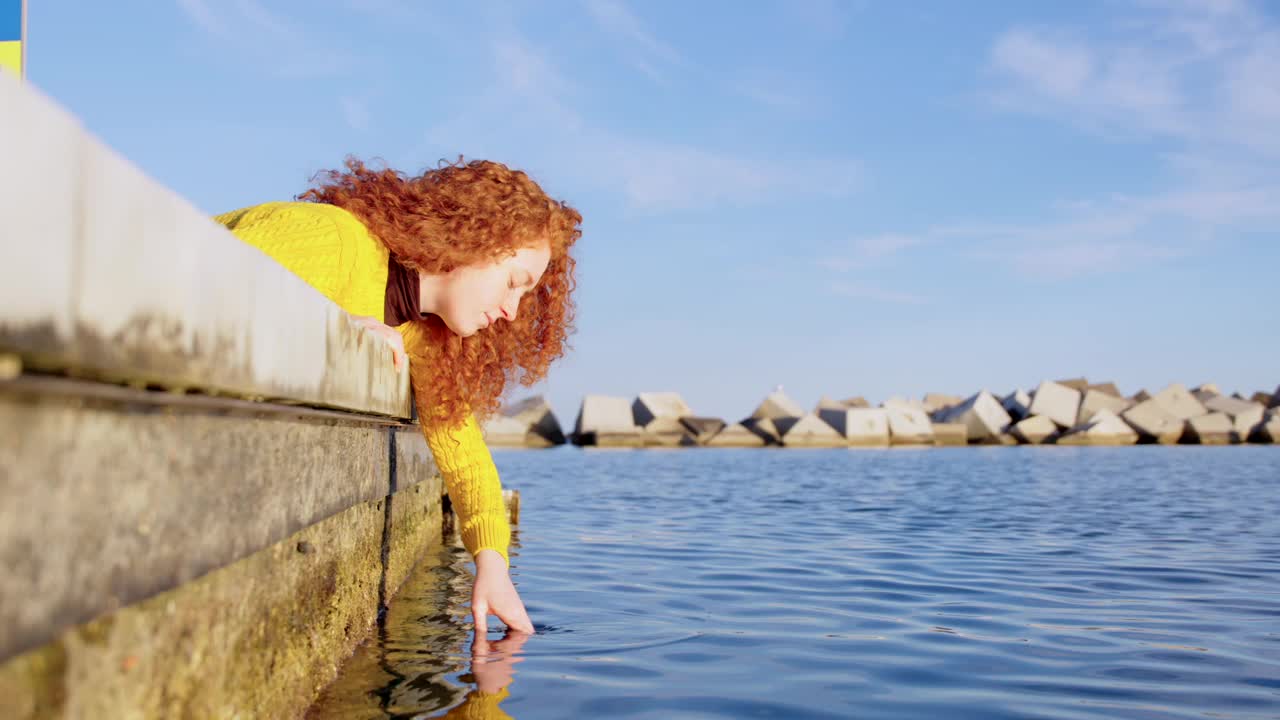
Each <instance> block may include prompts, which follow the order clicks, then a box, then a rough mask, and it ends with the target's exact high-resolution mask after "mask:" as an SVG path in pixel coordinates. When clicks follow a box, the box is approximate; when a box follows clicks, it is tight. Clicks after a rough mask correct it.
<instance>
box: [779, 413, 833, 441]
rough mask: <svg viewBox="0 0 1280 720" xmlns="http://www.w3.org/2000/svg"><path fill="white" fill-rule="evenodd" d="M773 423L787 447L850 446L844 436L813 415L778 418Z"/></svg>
mask: <svg viewBox="0 0 1280 720" xmlns="http://www.w3.org/2000/svg"><path fill="white" fill-rule="evenodd" d="M773 423H774V426H775V427H777V428H778V432H779V434H780V437H781V438H782V444H783V445H785V446H787V447H842V446H845V445H848V444H849V441H848V440H846V439H845V436H844V435H842V434H840V433H838V432H836V431H835V430H833V429H832V428H831V426H830V425H828V424H827V423H825V422H823V421H822V420H821V419H820V418H819V417H818V416H817V415H814V414H813V413H806V414H805V415H803V416H801V417H798V418H778V419H776V420H774V421H773Z"/></svg>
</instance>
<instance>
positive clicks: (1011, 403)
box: [1000, 390, 1031, 422]
mask: <svg viewBox="0 0 1280 720" xmlns="http://www.w3.org/2000/svg"><path fill="white" fill-rule="evenodd" d="M1000 407H1003V408H1004V411H1005V412H1007V413H1009V419H1010V420H1012V421H1013V422H1018V421H1019V420H1025V419H1027V417H1028V416H1030V415H1031V395H1030V394H1028V393H1027V391H1025V390H1014V391H1013V392H1011V393H1009V394H1008V395H1005V396H1004V398H1002V399H1001V400H1000Z"/></svg>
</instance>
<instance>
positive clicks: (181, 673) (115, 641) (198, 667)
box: [0, 480, 441, 720]
mask: <svg viewBox="0 0 1280 720" xmlns="http://www.w3.org/2000/svg"><path fill="white" fill-rule="evenodd" d="M439 488H440V485H439V484H438V480H437V482H436V483H432V482H426V483H420V484H417V485H414V486H412V487H410V488H407V489H406V490H404V491H401V492H400V493H397V494H396V495H395V496H393V497H392V503H393V507H395V508H397V509H396V510H395V511H394V512H393V516H394V517H395V518H396V521H394V522H392V523H391V525H390V526H389V527H388V526H386V525H385V523H384V520H385V514H386V507H385V505H384V503H385V500H378V501H368V502H364V503H360V504H358V505H357V506H355V507H353V508H351V509H349V510H346V511H344V512H342V513H339V514H337V515H334V516H332V517H330V518H328V519H326V520H323V521H321V522H319V523H316V524H315V525H313V526H311V527H308V528H306V529H304V530H302V531H300V532H298V533H295V534H294V535H291V536H290V537H288V538H286V539H284V540H282V541H281V542H278V543H276V544H275V545H272V546H271V547H269V548H267V549H266V550H263V551H261V552H258V553H256V554H254V555H252V556H250V557H247V558H244V559H242V560H240V561H238V562H236V563H233V564H231V565H229V566H227V567H225V568H222V569H220V570H217V571H214V572H212V573H209V574H208V575H206V576H204V577H202V578H200V579H198V580H196V581H194V582H190V583H187V584H185V585H183V586H181V587H179V588H176V589H174V590H171V591H169V592H165V593H161V594H160V595H157V596H155V597H152V598H150V599H148V600H145V601H143V602H141V603H138V604H136V605H133V606H130V607H127V608H123V609H121V610H119V611H117V612H115V613H112V614H110V615H106V616H104V617H101V618H98V619H97V620H94V621H92V622H90V623H88V624H86V625H83V626H81V627H78V628H72V629H69V630H67V631H65V632H63V633H62V634H61V635H60V636H59V637H58V638H57V639H55V640H54V641H53V642H52V643H50V644H48V645H46V646H44V647H42V648H38V649H36V650H34V651H32V652H29V653H26V654H24V655H21V656H18V657H17V658H14V659H12V660H10V661H9V662H7V663H5V664H4V665H0V697H4V698H5V699H6V704H7V705H8V706H9V708H10V709H9V711H8V715H7V717H10V718H15V719H17V720H26V719H28V718H31V719H34V718H47V717H110V718H122V719H128V718H160V717H163V718H206V717H217V718H257V717H271V718H287V717H298V716H300V715H301V713H302V712H303V711H304V710H305V709H306V708H307V706H308V705H310V703H311V702H312V701H313V700H314V698H315V697H316V696H317V695H318V693H319V692H320V690H321V689H323V688H324V687H325V686H326V685H327V684H328V683H329V681H330V680H331V679H332V678H333V677H334V676H335V674H336V672H337V668H338V665H339V664H340V663H341V662H342V661H343V660H344V659H345V658H347V657H348V656H349V654H350V653H351V651H352V649H353V648H354V647H355V646H356V645H357V644H358V643H359V642H360V641H361V640H362V639H364V638H365V637H366V635H367V634H368V632H369V629H370V627H371V625H372V623H373V621H374V619H375V618H376V617H377V612H378V601H379V592H380V585H383V584H385V585H386V586H389V587H393V588H394V587H398V586H399V584H400V583H401V582H402V581H403V580H404V577H406V576H407V575H408V571H409V568H410V567H411V563H409V562H407V559H408V558H409V557H413V556H416V555H419V554H420V553H422V552H423V551H424V550H428V549H429V548H430V547H432V544H433V543H438V542H439V540H440V537H441V514H440V496H439V492H438V491H439ZM384 528H386V530H385V534H386V543H387V545H388V546H389V548H390V551H389V553H388V556H390V557H396V558H398V560H397V562H395V563H394V565H393V566H392V567H391V570H390V572H388V575H387V577H386V579H385V580H384V579H383V572H384V565H383V561H382V558H383V543H384V538H383V536H384Z"/></svg>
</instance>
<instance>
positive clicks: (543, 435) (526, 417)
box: [502, 395, 568, 446]
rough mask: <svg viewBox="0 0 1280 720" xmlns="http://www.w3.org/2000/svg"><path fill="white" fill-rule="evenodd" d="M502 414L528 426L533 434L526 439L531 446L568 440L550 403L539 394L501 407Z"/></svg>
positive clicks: (563, 442)
mask: <svg viewBox="0 0 1280 720" xmlns="http://www.w3.org/2000/svg"><path fill="white" fill-rule="evenodd" d="M502 414H503V415H505V416H507V417H509V418H512V419H514V420H519V421H520V422H522V423H524V424H525V425H527V426H528V428H529V431H530V432H531V433H532V434H533V435H534V436H535V437H530V438H528V439H527V442H528V444H529V445H531V446H539V445H543V444H546V445H564V444H565V443H566V442H568V439H567V438H565V435H564V429H563V428H561V426H560V421H559V420H558V419H557V418H556V414H555V412H553V411H552V409H551V403H549V402H547V399H546V398H545V397H543V396H541V395H534V396H533V397H528V398H525V399H523V400H521V401H520V402H517V403H512V404H511V405H508V406H507V407H504V408H503V409H502Z"/></svg>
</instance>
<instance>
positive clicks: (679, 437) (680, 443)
mask: <svg viewBox="0 0 1280 720" xmlns="http://www.w3.org/2000/svg"><path fill="white" fill-rule="evenodd" d="M641 433H642V434H643V435H644V444H645V445H646V446H648V447H689V446H693V445H697V444H698V443H697V441H695V440H694V438H693V434H692V433H690V432H689V430H688V429H687V428H685V426H684V424H683V423H681V422H680V420H679V418H673V417H661V418H657V419H656V420H651V421H649V424H648V425H645V426H644V429H643V430H642V431H641Z"/></svg>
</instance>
